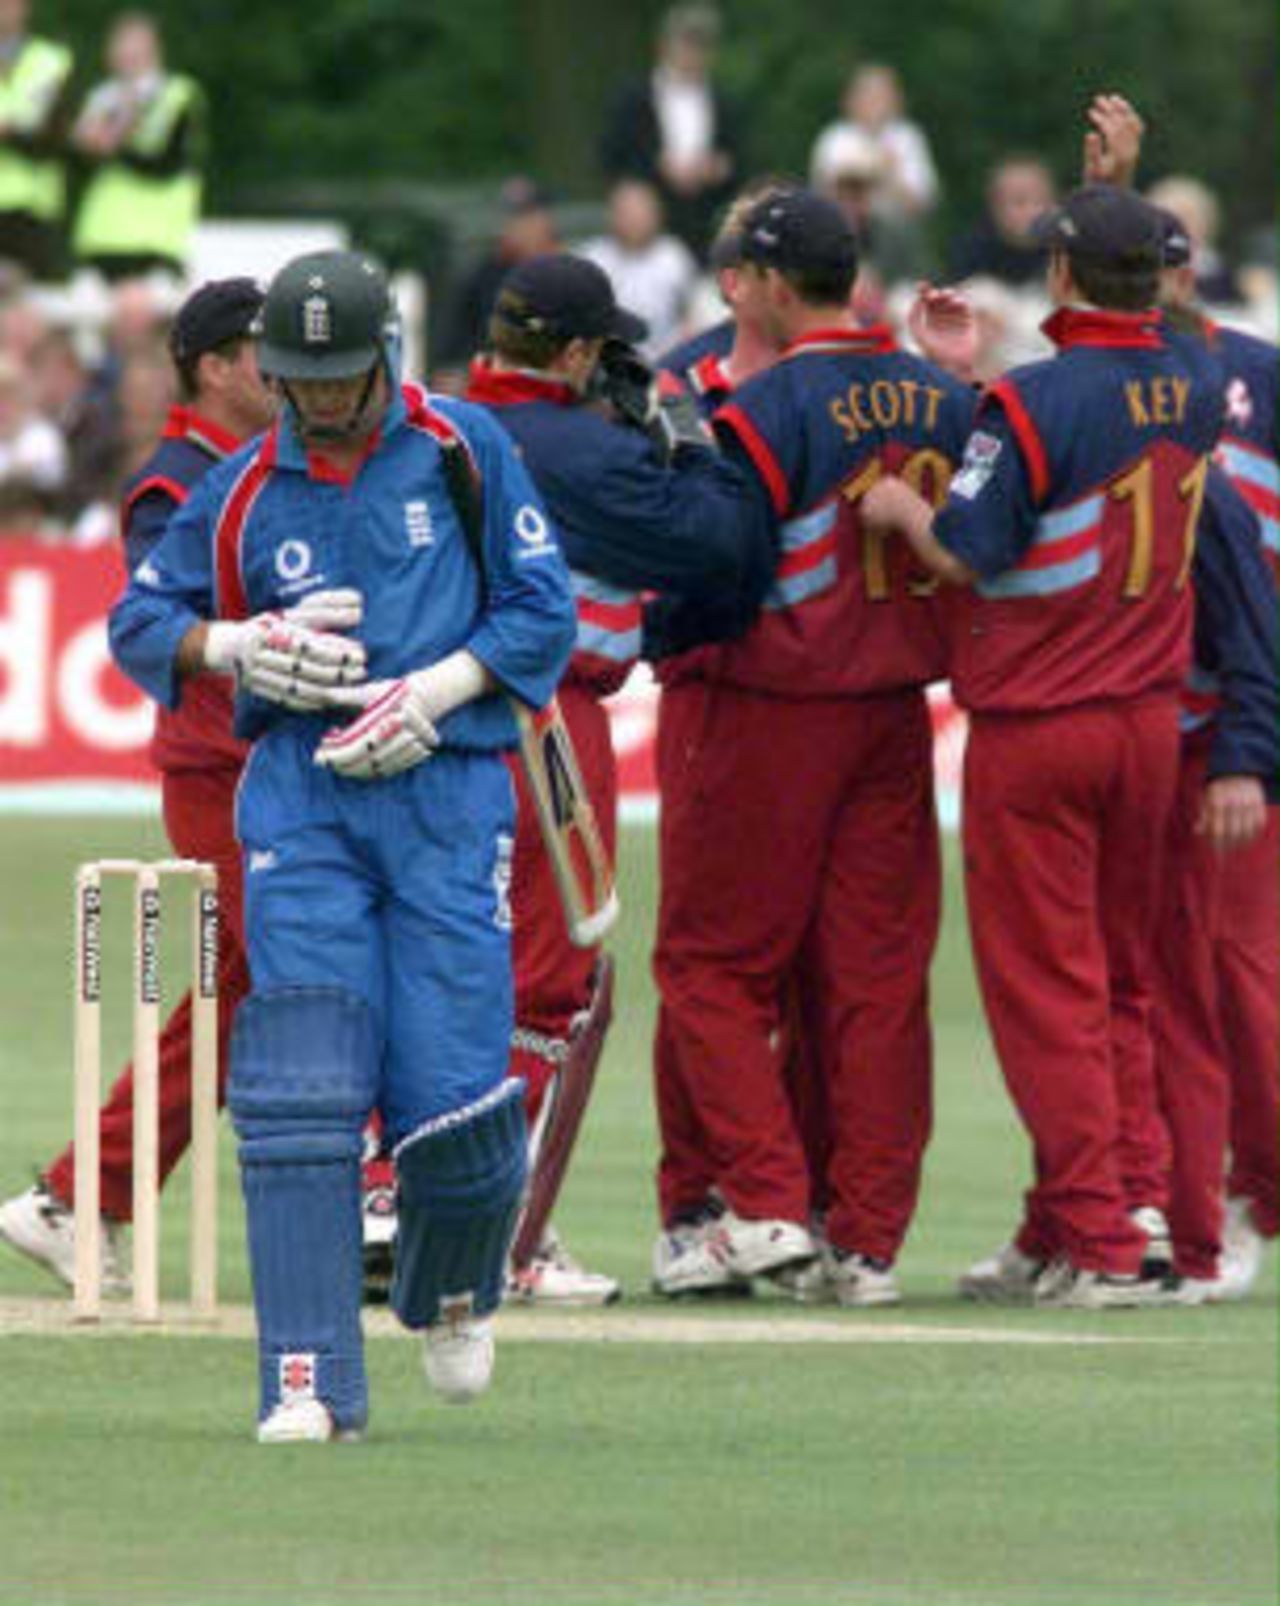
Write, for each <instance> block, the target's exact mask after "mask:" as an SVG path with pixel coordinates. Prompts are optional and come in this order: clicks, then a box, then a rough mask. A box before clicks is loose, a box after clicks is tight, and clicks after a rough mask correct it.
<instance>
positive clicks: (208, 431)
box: [163, 407, 244, 457]
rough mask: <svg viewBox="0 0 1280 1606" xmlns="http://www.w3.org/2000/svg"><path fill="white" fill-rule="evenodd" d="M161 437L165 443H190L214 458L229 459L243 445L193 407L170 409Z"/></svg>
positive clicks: (239, 440) (239, 439) (235, 437)
mask: <svg viewBox="0 0 1280 1606" xmlns="http://www.w3.org/2000/svg"><path fill="white" fill-rule="evenodd" d="M163 437H164V439H165V440H167V441H191V442H193V443H194V444H195V445H196V446H202V447H204V449H205V451H207V452H212V453H213V455H214V456H215V457H230V456H231V454H232V452H236V451H239V449H240V447H241V446H242V445H243V444H244V442H243V441H242V440H241V438H240V436H238V435H233V434H232V433H231V431H230V430H229V429H223V428H222V426H221V425H220V424H215V423H214V422H213V420H212V419H211V418H206V417H205V416H204V414H203V413H198V412H197V411H196V410H195V408H194V407H171V408H170V409H169V416H168V417H167V418H166V419H165V421H164V431H163Z"/></svg>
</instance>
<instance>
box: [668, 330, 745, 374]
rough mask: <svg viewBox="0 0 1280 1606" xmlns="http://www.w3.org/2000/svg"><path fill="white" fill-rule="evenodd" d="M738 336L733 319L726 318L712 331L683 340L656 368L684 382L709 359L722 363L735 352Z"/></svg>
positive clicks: (703, 331) (672, 348)
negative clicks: (696, 368)
mask: <svg viewBox="0 0 1280 1606" xmlns="http://www.w3.org/2000/svg"><path fill="white" fill-rule="evenodd" d="M736 335H737V330H736V328H735V325H734V322H733V319H732V318H724V319H722V320H721V321H720V322H719V323H715V324H712V326H711V327H710V329H703V330H702V331H701V333H699V334H696V335H693V336H691V337H690V338H689V339H688V340H682V341H681V342H680V344H679V345H678V346H672V347H671V348H670V350H668V351H664V352H663V354H662V355H661V357H659V358H658V361H657V364H656V366H657V368H658V369H659V370H660V371H661V372H662V373H665V374H671V375H673V376H674V377H675V378H676V379H680V380H683V379H684V378H685V377H686V376H687V374H688V373H689V371H690V369H692V368H694V367H695V366H696V365H697V364H698V363H700V362H703V361H705V360H706V358H708V357H711V358H713V359H715V360H717V361H721V362H722V361H723V360H724V359H725V358H726V357H727V356H728V355H729V353H730V352H731V351H732V350H733V342H734V339H735V338H736Z"/></svg>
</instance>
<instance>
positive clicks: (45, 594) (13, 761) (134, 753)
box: [0, 540, 153, 786]
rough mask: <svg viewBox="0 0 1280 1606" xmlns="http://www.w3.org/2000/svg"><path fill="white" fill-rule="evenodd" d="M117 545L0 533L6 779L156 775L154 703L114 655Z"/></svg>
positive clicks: (0, 704) (2, 774) (2, 770)
mask: <svg viewBox="0 0 1280 1606" xmlns="http://www.w3.org/2000/svg"><path fill="white" fill-rule="evenodd" d="M123 579H124V571H123V566H122V564H121V561H120V557H119V554H118V552H117V550H116V548H115V547H114V546H98V547H88V548H82V549H76V548H68V547H55V546H44V545H41V544H40V543H38V542H35V541H26V540H7V541H5V540H0V783H2V784H4V785H6V786H7V785H10V784H12V783H14V782H21V783H25V784H27V785H30V784H31V783H33V782H59V781H61V782H68V781H98V782H102V781H116V780H121V781H140V780H148V779H150V778H151V772H150V769H149V766H148V764H147V754H146V749H147V742H148V739H149V738H150V735H151V725H152V720H153V710H152V705H151V704H150V703H149V702H148V700H147V698H146V697H144V696H143V694H142V693H141V692H140V691H138V689H137V688H136V687H135V686H133V685H131V684H130V682H129V681H128V680H126V679H125V677H124V676H123V675H122V674H121V673H120V671H119V670H118V669H117V668H116V667H115V665H114V664H113V663H112V662H111V655H110V653H109V651H108V650H107V630H106V616H107V613H108V611H109V610H110V608H111V604H112V603H113V602H114V601H115V599H116V597H117V596H118V595H119V593H120V587H121V585H122V583H123Z"/></svg>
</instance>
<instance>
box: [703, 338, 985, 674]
mask: <svg viewBox="0 0 1280 1606" xmlns="http://www.w3.org/2000/svg"><path fill="white" fill-rule="evenodd" d="M972 415H973V393H972V391H970V390H969V388H968V387H967V386H965V385H962V384H960V383H958V381H956V380H954V379H952V378H951V376H950V375H948V374H945V373H943V371H942V370H941V369H939V368H936V367H934V366H933V364H931V363H928V362H925V361H924V360H923V359H922V358H919V357H915V356H912V355H910V354H909V353H907V352H904V351H901V350H899V349H898V347H897V346H896V345H895V344H894V341H893V337H892V335H891V334H890V333H889V331H888V330H887V329H886V328H883V327H880V326H877V327H874V328H864V329H854V328H835V329H829V330H822V331H817V332H814V333H812V334H809V335H806V336H804V337H803V338H802V339H800V340H798V341H796V342H795V343H794V344H793V345H792V346H790V347H789V348H788V349H787V351H785V352H784V353H783V355H782V357H781V358H780V359H779V360H778V362H777V363H775V364H774V366H773V367H771V368H768V369H766V370H765V371H764V372H763V373H760V374H757V375H755V377H754V378H752V379H750V380H748V381H747V382H746V383H745V384H743V385H742V386H741V387H740V389H738V390H737V391H735V392H734V394H733V397H732V399H731V400H730V401H729V402H728V403H727V404H726V405H725V406H724V407H722V408H721V409H720V411H719V412H718V413H717V414H716V417H715V427H716V432H717V435H718V436H719V438H720V439H721V441H722V443H723V445H724V447H725V450H726V451H727V452H728V453H729V454H730V455H733V456H737V457H739V458H741V459H744V460H745V461H747V462H749V463H750V464H751V466H752V467H753V469H754V470H755V472H756V474H757V475H758V476H759V479H760V481H761V483H762V484H763V486H764V487H765V489H766V491H767V493H768V495H769V499H770V503H771V505H772V507H773V512H774V516H775V518H776V519H777V521H778V525H779V531H780V551H779V557H778V564H777V569H776V572H775V575H774V583H773V586H772V588H771V590H770V592H769V595H768V596H767V598H766V599H765V603H764V607H763V610H762V611H761V614H760V616H759V618H758V619H757V621H756V623H755V624H754V625H753V627H752V628H751V630H750V631H749V633H748V634H747V635H746V636H745V637H744V638H743V639H742V640H741V641H738V642H732V643H729V644H727V645H724V646H721V647H718V648H717V649H716V650H715V652H714V654H713V655H711V657H710V667H709V669H708V671H707V672H708V673H711V674H713V675H714V677H715V678H717V679H721V680H724V681H727V682H730V683H732V684H734V685H738V686H743V687H746V688H748V689H750V690H755V691H764V692H769V693H772V694H774V695H777V696H783V697H831V696H855V697H856V696H866V695H870V694H873V693H875V692H881V691H889V690H895V689H900V688H904V687H908V686H920V685H924V684H926V683H927V682H929V681H931V680H937V679H940V678H941V677H942V676H944V675H945V674H946V673H947V646H946V630H945V622H944V619H943V617H942V604H941V602H940V600H939V598H938V595H937V591H938V588H937V585H936V583H935V582H934V581H933V580H932V579H931V578H930V577H929V576H928V575H926V574H925V573H924V572H923V571H922V570H920V569H919V568H918V567H917V565H916V563H915V560H914V559H913V558H912V556H911V553H910V550H909V548H908V547H907V544H906V542H904V541H900V540H898V539H896V538H891V539H888V540H886V539H884V538H883V537H881V536H879V535H872V534H869V533H868V532H866V531H864V530H863V528H862V525H861V521H860V519H859V516H858V500H859V498H860V497H861V495H862V494H863V493H864V492H865V491H866V490H867V489H869V487H870V486H871V485H872V484H874V482H875V481H876V480H877V479H878V478H879V477H880V476H881V475H882V474H901V475H902V476H903V477H904V478H906V479H907V480H908V481H909V482H910V483H911V484H912V485H914V486H916V487H917V488H918V489H919V490H921V491H922V492H923V493H924V494H925V495H926V496H929V497H930V498H932V499H934V501H935V502H937V503H940V502H941V501H942V499H943V497H944V496H945V495H946V490H947V484H948V482H949V480H950V478H951V474H952V470H953V468H954V467H955V465H956V464H957V463H958V462H959V460H960V455H961V453H962V451H963V447H964V440H965V437H966V435H967V433H968V428H969V423H970V421H971V419H972Z"/></svg>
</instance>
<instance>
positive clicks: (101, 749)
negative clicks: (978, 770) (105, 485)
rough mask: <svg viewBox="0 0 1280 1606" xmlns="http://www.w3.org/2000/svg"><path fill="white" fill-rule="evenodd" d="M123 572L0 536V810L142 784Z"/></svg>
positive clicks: (643, 757)
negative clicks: (121, 649) (120, 609)
mask: <svg viewBox="0 0 1280 1606" xmlns="http://www.w3.org/2000/svg"><path fill="white" fill-rule="evenodd" d="M123 579H124V575H123V568H122V565H121V561H120V556H119V553H118V551H117V549H116V548H115V547H114V546H99V547H89V548H82V549H71V548H66V547H54V546H45V545H42V544H41V543H39V542H36V541H25V540H10V541H0V806H3V805H4V804H5V803H6V802H12V801H14V800H21V799H24V798H27V799H29V798H31V797H33V796H36V797H39V798H40V799H41V800H42V801H43V800H50V801H51V802H52V801H61V802H64V803H65V802H66V801H68V799H70V798H73V797H79V798H81V799H83V798H84V797H85V788H86V786H88V787H90V788H92V790H93V801H94V803H95V805H109V804H110V803H111V802H112V801H113V800H115V801H117V802H118V801H119V800H120V799H121V798H123V797H127V796H129V795H130V794H131V793H133V792H134V791H135V790H136V788H137V787H138V786H139V785H143V786H145V785H148V784H149V783H152V782H153V781H154V778H155V777H154V773H153V771H152V769H151V766H150V764H149V763H148V760H147V743H148V741H149V739H150V735H151V725H152V718H153V712H152V706H151V704H150V703H149V702H148V700H147V699H146V698H145V697H144V696H143V694H142V693H141V692H139V691H138V690H137V688H136V687H134V686H133V685H132V684H131V683H130V682H129V681H128V680H126V679H125V677H124V676H123V675H122V674H121V673H120V671H119V670H118V669H117V668H116V667H115V665H114V664H113V663H112V662H111V655H110V652H109V651H108V648H107V631H106V616H107V613H108V612H109V611H110V608H111V605H112V603H113V602H114V601H115V599H116V597H117V596H118V595H119V592H120V588H121V585H122V583H123ZM657 697H658V693H657V688H656V686H655V685H654V683H653V681H652V679H651V678H650V677H649V675H648V674H647V673H646V672H644V671H637V672H636V673H635V674H634V675H633V676H632V678H631V680H630V681H629V682H628V684H627V686H626V688H625V689H624V690H623V691H622V692H621V693H620V694H619V695H618V696H617V697H615V698H613V699H612V700H611V702H610V705H609V708H610V714H611V716H612V722H613V736H614V745H615V747H616V748H617V752H618V770H619V777H620V780H621V786H622V799H623V809H624V813H626V814H627V815H629V816H637V815H643V814H645V813H647V812H651V811H652V809H653V807H654V803H655V787H654V775H653V742H654V729H655V722H656V717H657ZM932 701H933V713H934V728H935V733H936V736H937V748H936V751H937V758H938V771H939V774H938V780H939V798H940V802H941V805H942V813H943V817H944V819H946V820H948V821H950V820H952V819H953V818H954V813H955V788H956V777H957V775H958V773H959V762H960V753H961V750H962V746H963V736H964V725H963V720H962V719H961V718H960V716H959V715H958V714H957V713H956V711H955V709H954V707H953V706H952V704H951V701H950V699H949V698H948V697H947V695H946V693H945V692H939V693H937V694H936V695H935V696H934V697H933V699H932Z"/></svg>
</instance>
